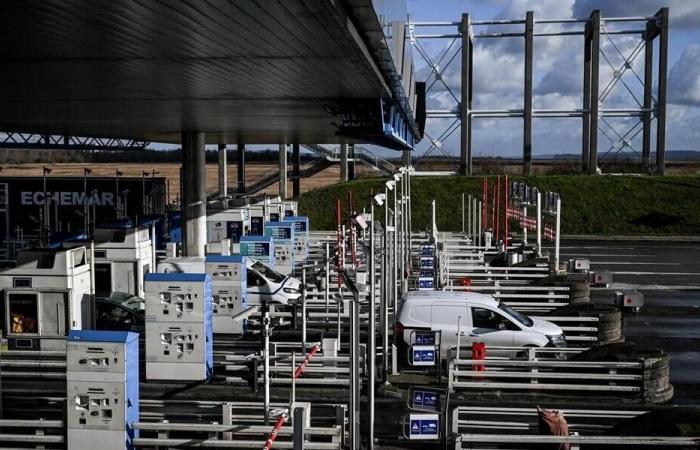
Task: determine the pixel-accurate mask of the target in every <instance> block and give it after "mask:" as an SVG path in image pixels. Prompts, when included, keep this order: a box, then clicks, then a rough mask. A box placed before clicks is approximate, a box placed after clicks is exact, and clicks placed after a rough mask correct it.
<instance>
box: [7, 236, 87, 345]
mask: <svg viewBox="0 0 700 450" xmlns="http://www.w3.org/2000/svg"><path fill="white" fill-rule="evenodd" d="M0 289H2V301H3V304H2V308H0V318H1V319H2V329H4V330H7V341H8V348H9V349H10V350H61V351H63V350H65V345H66V343H65V340H66V336H67V334H68V332H69V331H70V330H80V329H83V328H88V329H89V328H91V325H92V318H93V307H92V302H91V301H90V265H89V264H88V262H87V249H86V248H85V247H75V248H71V249H33V250H24V251H21V252H20V253H19V254H18V255H17V262H16V266H15V267H13V268H10V269H6V270H4V271H3V272H0Z"/></svg>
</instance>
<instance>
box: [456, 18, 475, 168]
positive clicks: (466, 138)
mask: <svg viewBox="0 0 700 450" xmlns="http://www.w3.org/2000/svg"><path fill="white" fill-rule="evenodd" d="M470 28H471V26H470V22H469V14H462V21H461V22H460V25H459V32H460V33H461V35H462V86H461V104H460V108H459V109H460V122H461V128H460V142H459V154H460V164H459V173H460V174H461V175H471V174H472V145H471V132H472V129H471V119H470V117H469V109H470V108H471V94H472V67H471V66H472V54H473V46H472V39H471V34H470V31H471V30H470Z"/></svg>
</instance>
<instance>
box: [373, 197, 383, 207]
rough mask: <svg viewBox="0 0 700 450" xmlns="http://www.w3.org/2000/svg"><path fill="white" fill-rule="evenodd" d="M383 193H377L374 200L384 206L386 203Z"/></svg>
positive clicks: (378, 204)
mask: <svg viewBox="0 0 700 450" xmlns="http://www.w3.org/2000/svg"><path fill="white" fill-rule="evenodd" d="M382 197H383V196H382V195H379V194H377V195H375V196H374V202H375V203H376V204H377V206H382V205H383V204H384V199H383V198H382Z"/></svg>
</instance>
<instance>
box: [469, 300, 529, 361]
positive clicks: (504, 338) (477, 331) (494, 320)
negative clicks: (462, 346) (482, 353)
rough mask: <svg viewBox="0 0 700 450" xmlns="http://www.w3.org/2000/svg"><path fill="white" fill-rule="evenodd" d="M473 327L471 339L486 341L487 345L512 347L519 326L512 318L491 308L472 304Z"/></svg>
mask: <svg viewBox="0 0 700 450" xmlns="http://www.w3.org/2000/svg"><path fill="white" fill-rule="evenodd" d="M471 313H472V323H473V328H472V331H471V333H470V334H469V339H470V340H472V341H474V342H484V343H485V344H486V346H487V350H486V351H487V353H488V346H489V345H493V346H499V347H510V346H512V345H513V339H514V337H515V331H516V330H519V329H520V328H518V327H517V325H515V324H514V323H513V322H512V321H511V320H510V319H508V318H506V317H505V316H503V315H501V314H499V313H498V312H497V311H494V310H492V309H490V308H484V307H480V306H472V307H471Z"/></svg>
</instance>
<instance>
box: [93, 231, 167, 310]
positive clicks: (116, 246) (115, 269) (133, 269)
mask: <svg viewBox="0 0 700 450" xmlns="http://www.w3.org/2000/svg"><path fill="white" fill-rule="evenodd" d="M94 239H95V294H96V295H98V296H109V294H111V293H112V292H126V293H129V294H132V295H135V296H137V297H141V298H143V296H144V291H143V277H144V276H146V274H147V273H149V272H151V270H153V269H154V267H153V246H152V245H151V237H150V235H149V230H148V228H146V227H138V228H126V229H121V228H119V229H112V228H104V229H100V228H98V229H96V230H95V238H94Z"/></svg>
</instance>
